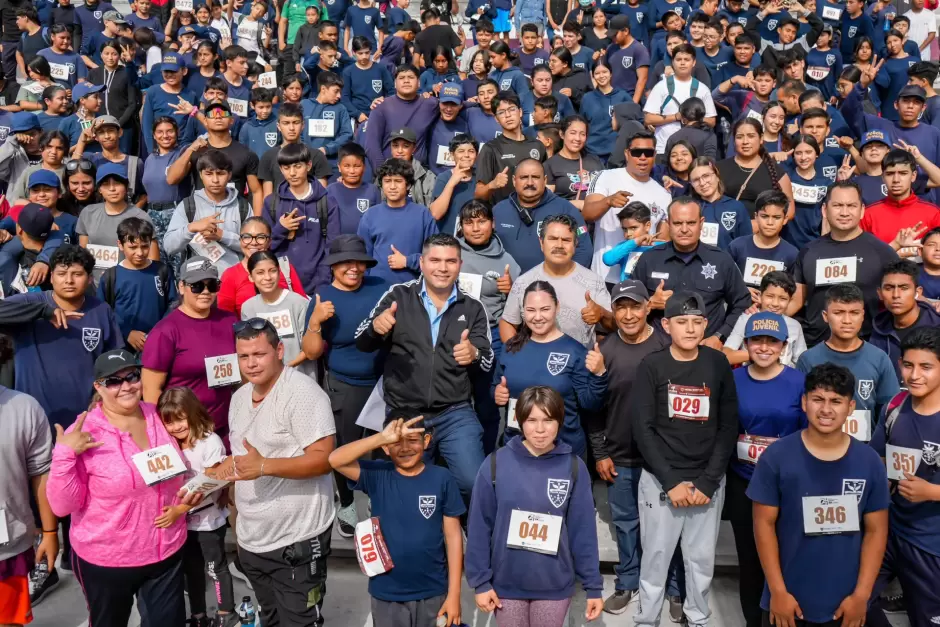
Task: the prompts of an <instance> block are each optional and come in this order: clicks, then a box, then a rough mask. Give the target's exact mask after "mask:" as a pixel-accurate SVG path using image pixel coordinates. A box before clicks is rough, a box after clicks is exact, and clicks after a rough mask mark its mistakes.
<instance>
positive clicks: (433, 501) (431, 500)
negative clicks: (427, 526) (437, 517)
mask: <svg viewBox="0 0 940 627" xmlns="http://www.w3.org/2000/svg"><path fill="white" fill-rule="evenodd" d="M436 509H437V496H436V495H434V494H432V495H431V496H424V495H420V496H418V511H419V512H421V515H422V516H424V517H425V519H430V518H431V516H433V515H434V510H436Z"/></svg>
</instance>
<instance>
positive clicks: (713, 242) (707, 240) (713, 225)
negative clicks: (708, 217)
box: [698, 222, 718, 246]
mask: <svg viewBox="0 0 940 627" xmlns="http://www.w3.org/2000/svg"><path fill="white" fill-rule="evenodd" d="M698 240H699V241H700V242H702V243H703V244H709V245H710V246H717V245H718V223H717V222H706V223H705V224H703V225H702V234H701V235H699V238H698Z"/></svg>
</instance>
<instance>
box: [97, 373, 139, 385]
mask: <svg viewBox="0 0 940 627" xmlns="http://www.w3.org/2000/svg"><path fill="white" fill-rule="evenodd" d="M138 381H140V370H133V371H131V372H128V373H127V374H126V375H124V376H123V377H119V376H117V375H111V376H110V377H105V378H104V379H102V380H101V385H103V386H104V387H106V388H119V387H121V386H122V385H124V384H125V383H130V384H131V385H133V384H135V383H137V382H138Z"/></svg>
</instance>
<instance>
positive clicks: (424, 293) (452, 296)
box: [418, 278, 457, 305]
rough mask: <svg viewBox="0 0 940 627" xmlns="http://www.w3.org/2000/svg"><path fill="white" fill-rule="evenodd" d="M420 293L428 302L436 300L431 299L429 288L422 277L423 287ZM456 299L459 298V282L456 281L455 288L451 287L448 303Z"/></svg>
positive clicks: (423, 299) (422, 298)
mask: <svg viewBox="0 0 940 627" xmlns="http://www.w3.org/2000/svg"><path fill="white" fill-rule="evenodd" d="M418 294H419V295H420V296H421V300H422V301H424V302H426V303H433V302H434V301H432V300H431V295H430V294H428V288H427V285H426V284H425V282H424V279H423V278H422V279H421V289H420V290H418ZM456 300H457V283H456V282H455V283H454V286H453V288H451V291H450V296H448V297H447V304H448V305H449V304H451V303H453V302H454V301H456Z"/></svg>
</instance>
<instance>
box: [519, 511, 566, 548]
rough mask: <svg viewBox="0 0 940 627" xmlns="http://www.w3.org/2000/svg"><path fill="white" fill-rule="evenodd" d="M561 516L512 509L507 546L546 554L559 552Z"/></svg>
mask: <svg viewBox="0 0 940 627" xmlns="http://www.w3.org/2000/svg"><path fill="white" fill-rule="evenodd" d="M561 520H562V519H561V516H552V515H551V514H541V513H538V512H526V511H523V510H519V509H514V510H512V514H511V515H510V517H509V536H508V538H507V539H506V546H508V547H509V548H511V549H522V550H524V551H533V552H535V553H544V554H546V555H557V554H558V540H559V539H560V538H561Z"/></svg>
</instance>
